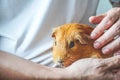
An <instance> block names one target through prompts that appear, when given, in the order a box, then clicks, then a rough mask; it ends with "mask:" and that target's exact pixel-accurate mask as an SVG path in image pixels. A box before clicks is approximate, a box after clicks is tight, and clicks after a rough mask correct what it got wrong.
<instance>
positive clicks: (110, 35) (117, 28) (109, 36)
mask: <svg viewBox="0 0 120 80" xmlns="http://www.w3.org/2000/svg"><path fill="white" fill-rule="evenodd" d="M119 34H120V19H119V20H118V21H117V22H116V23H115V24H114V25H113V26H112V27H111V28H109V30H107V31H106V32H105V33H104V34H103V35H102V36H101V37H99V38H98V39H97V40H96V41H95V42H94V47H95V48H97V49H98V48H101V47H103V46H104V45H106V44H107V43H109V42H110V41H112V40H113V39H114V38H115V37H116V36H117V35H119ZM98 44H99V45H98Z"/></svg>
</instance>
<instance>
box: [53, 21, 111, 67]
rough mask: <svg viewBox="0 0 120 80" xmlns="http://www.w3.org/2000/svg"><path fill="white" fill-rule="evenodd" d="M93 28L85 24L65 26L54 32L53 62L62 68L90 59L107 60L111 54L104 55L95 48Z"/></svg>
mask: <svg viewBox="0 0 120 80" xmlns="http://www.w3.org/2000/svg"><path fill="white" fill-rule="evenodd" d="M92 30H93V28H92V27H90V26H88V25H85V24H78V23H71V24H64V25H62V26H59V27H57V28H55V29H54V30H53V33H52V37H53V38H54V45H53V60H54V62H55V64H59V65H60V66H61V65H62V67H63V66H64V67H67V66H69V65H71V64H72V63H73V62H75V61H76V60H79V59H82V58H89V57H97V58H106V57H111V56H112V53H111V54H106V55H104V54H102V52H101V50H100V49H99V50H98V49H95V48H93V42H94V40H92V39H90V33H91V31H92Z"/></svg>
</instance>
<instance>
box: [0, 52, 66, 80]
mask: <svg viewBox="0 0 120 80" xmlns="http://www.w3.org/2000/svg"><path fill="white" fill-rule="evenodd" d="M63 71H64V70H63V69H59V68H50V67H46V66H42V65H39V64H36V63H33V62H31V61H28V60H25V59H22V58H20V57H17V56H14V55H11V54H8V53H5V52H2V51H0V79H32V80H33V79H42V80H44V79H62V78H65V77H66V76H65V72H63Z"/></svg>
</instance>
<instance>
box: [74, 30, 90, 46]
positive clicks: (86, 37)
mask: <svg viewBox="0 0 120 80" xmlns="http://www.w3.org/2000/svg"><path fill="white" fill-rule="evenodd" d="M76 39H77V40H79V42H80V43H81V44H88V43H89V41H90V40H91V38H90V36H89V35H88V34H86V33H82V32H80V33H78V34H76Z"/></svg>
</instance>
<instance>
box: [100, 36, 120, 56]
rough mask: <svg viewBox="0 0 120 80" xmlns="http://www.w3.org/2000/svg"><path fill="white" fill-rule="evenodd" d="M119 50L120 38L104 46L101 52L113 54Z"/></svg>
mask: <svg viewBox="0 0 120 80" xmlns="http://www.w3.org/2000/svg"><path fill="white" fill-rule="evenodd" d="M119 49H120V37H119V38H117V39H116V40H114V41H112V42H111V43H110V44H108V45H106V46H105V47H104V48H102V52H103V53H104V54H107V53H111V52H115V51H117V50H119Z"/></svg>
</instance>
